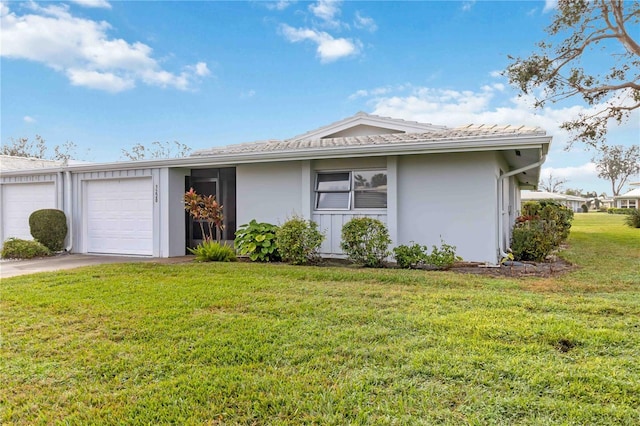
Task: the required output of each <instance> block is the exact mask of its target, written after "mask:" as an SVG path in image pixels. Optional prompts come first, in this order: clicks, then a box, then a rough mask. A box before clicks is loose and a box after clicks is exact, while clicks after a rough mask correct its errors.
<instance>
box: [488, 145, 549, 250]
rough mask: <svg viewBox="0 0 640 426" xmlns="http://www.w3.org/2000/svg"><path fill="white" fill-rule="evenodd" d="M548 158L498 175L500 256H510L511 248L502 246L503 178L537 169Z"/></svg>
mask: <svg viewBox="0 0 640 426" xmlns="http://www.w3.org/2000/svg"><path fill="white" fill-rule="evenodd" d="M546 159H547V155H546V154H545V155H543V156H542V157H541V158H540V160H539V161H536V162H535V163H533V164H529V165H527V166H524V167H521V168H519V169H516V170H511V171H510V172H508V173H505V174H503V175H501V176H499V177H498V189H499V191H498V249H499V250H500V256H501V257H502V258H503V259H504V258H507V257H509V254H508V253H507V252H506V250H508V249H509V247H502V228H503V224H502V206H503V204H504V200H503V197H504V189H503V188H502V186H501V185H500V184H501V183H502V181H503V180H505V179H506V178H509V177H511V176H514V175H517V174H519V173H522V172H526V171H527V170H531V169H535V168H536V167H540V166H541V165H542V164H544V162H545V160H546Z"/></svg>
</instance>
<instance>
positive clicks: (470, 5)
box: [462, 0, 476, 12]
mask: <svg viewBox="0 0 640 426" xmlns="http://www.w3.org/2000/svg"><path fill="white" fill-rule="evenodd" d="M475 4H476V1H475V0H471V1H465V2H462V11H463V12H468V11H470V10H471V9H472V8H473V6H474V5H475Z"/></svg>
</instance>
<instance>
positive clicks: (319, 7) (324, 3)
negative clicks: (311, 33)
mask: <svg viewBox="0 0 640 426" xmlns="http://www.w3.org/2000/svg"><path fill="white" fill-rule="evenodd" d="M340 3H341V1H339V0H319V1H318V2H317V3H313V4H310V5H309V10H310V11H311V13H313V14H314V15H315V16H316V17H317V18H320V19H322V20H323V21H324V22H325V23H327V24H329V25H331V26H339V21H338V20H336V17H337V16H338V15H340Z"/></svg>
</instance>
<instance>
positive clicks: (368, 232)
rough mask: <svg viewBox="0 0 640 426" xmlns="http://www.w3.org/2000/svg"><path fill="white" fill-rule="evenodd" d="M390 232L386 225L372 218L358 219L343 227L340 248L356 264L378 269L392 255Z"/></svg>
mask: <svg viewBox="0 0 640 426" xmlns="http://www.w3.org/2000/svg"><path fill="white" fill-rule="evenodd" d="M389 244H391V238H390V237H389V231H388V230H387V227H386V226H385V224H384V223H382V222H381V221H379V220H378V219H373V218H370V217H356V218H353V219H351V220H350V221H349V222H347V223H345V224H344V226H343V227H342V242H341V243H340V247H341V248H342V250H343V251H344V253H345V254H346V255H347V257H348V258H349V260H351V261H352V262H354V263H357V264H360V265H364V266H369V267H374V268H378V267H381V266H383V265H384V259H385V258H386V257H387V256H389V255H390V254H391V253H390V251H389V249H388V247H389Z"/></svg>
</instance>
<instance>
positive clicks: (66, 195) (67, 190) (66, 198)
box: [64, 170, 73, 253]
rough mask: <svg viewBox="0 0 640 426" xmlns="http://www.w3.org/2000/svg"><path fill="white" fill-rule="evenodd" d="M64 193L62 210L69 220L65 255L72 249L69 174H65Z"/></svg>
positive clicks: (70, 185)
mask: <svg viewBox="0 0 640 426" xmlns="http://www.w3.org/2000/svg"><path fill="white" fill-rule="evenodd" d="M64 183H65V191H64V206H65V207H64V209H65V211H66V212H67V217H68V218H69V243H68V244H67V247H66V248H65V251H66V252H67V253H71V250H72V249H73V205H72V200H73V198H72V189H73V185H72V183H71V172H70V171H68V170H67V171H66V172H65V180H64Z"/></svg>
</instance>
